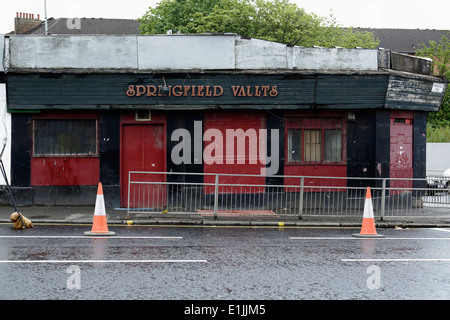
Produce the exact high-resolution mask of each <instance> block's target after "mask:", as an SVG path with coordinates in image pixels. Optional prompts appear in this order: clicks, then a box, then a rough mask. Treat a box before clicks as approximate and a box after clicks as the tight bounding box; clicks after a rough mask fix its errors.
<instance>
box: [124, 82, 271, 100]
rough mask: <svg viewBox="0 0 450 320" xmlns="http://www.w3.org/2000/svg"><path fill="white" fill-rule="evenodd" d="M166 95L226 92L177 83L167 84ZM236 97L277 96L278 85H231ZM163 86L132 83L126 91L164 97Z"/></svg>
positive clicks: (214, 94) (207, 95)
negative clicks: (174, 84) (173, 84)
mask: <svg viewBox="0 0 450 320" xmlns="http://www.w3.org/2000/svg"><path fill="white" fill-rule="evenodd" d="M167 88H168V89H169V90H168V92H166V94H165V95H166V96H169V97H171V96H173V97H220V96H222V95H223V93H224V88H223V87H222V86H208V85H191V86H190V85H176V86H167ZM230 88H231V93H232V94H233V96H234V97H248V98H251V97H257V98H259V97H276V96H278V87H277V86H267V85H265V86H261V85H258V86H230ZM161 89H162V86H160V85H158V86H155V85H141V84H139V85H130V86H128V89H127V91H126V95H127V96H128V97H140V96H147V97H162V96H163V94H162V93H161Z"/></svg>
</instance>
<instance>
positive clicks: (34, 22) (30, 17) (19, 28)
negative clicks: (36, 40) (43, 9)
mask: <svg viewBox="0 0 450 320" xmlns="http://www.w3.org/2000/svg"><path fill="white" fill-rule="evenodd" d="M41 22H42V21H41V20H40V16H39V15H36V17H35V15H34V14H32V13H22V12H16V18H15V19H14V34H21V33H25V32H27V31H29V30H31V29H33V28H34V27H36V26H38V25H39V24H41Z"/></svg>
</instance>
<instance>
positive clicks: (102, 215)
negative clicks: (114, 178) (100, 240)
mask: <svg viewBox="0 0 450 320" xmlns="http://www.w3.org/2000/svg"><path fill="white" fill-rule="evenodd" d="M115 234H116V233H115V232H112V231H109V230H108V225H107V223H106V210H105V200H104V198H103V187H102V183H101V182H99V183H98V189H97V200H96V201H95V211H94V222H93V224H92V229H91V231H85V232H84V235H85V236H114V235H115Z"/></svg>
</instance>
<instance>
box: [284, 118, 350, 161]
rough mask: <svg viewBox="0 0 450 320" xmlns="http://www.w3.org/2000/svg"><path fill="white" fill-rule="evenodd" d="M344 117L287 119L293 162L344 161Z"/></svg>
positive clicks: (289, 150)
mask: <svg viewBox="0 0 450 320" xmlns="http://www.w3.org/2000/svg"><path fill="white" fill-rule="evenodd" d="M343 127H344V126H343V119H342V118H297V119H289V120H288V121H287V153H288V162H291V163H342V162H343V158H344V157H343V152H344V148H343Z"/></svg>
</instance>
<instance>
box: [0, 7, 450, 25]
mask: <svg viewBox="0 0 450 320" xmlns="http://www.w3.org/2000/svg"><path fill="white" fill-rule="evenodd" d="M159 1H160V0H124V1H106V0H47V16H48V17H49V18H50V17H53V18H67V17H71V18H84V17H86V18H125V19H136V18H139V17H141V16H142V15H143V14H144V13H145V12H146V10H147V9H148V7H150V6H155V5H156V3H157V2H159ZM290 1H291V2H295V3H296V4H297V5H298V6H299V7H301V8H304V9H305V10H306V11H307V12H314V13H316V14H317V15H319V16H328V15H329V14H330V12H332V13H333V16H334V17H335V18H336V20H337V21H338V22H339V23H340V24H341V25H343V26H344V27H349V26H353V27H371V28H406V29H444V30H450V17H449V12H450V1H448V0H433V1H429V2H428V1H412V0H372V1H368V0H290ZM331 10H332V11H331ZM16 12H24V13H33V14H35V15H37V14H40V15H41V19H43V18H44V0H14V1H4V0H2V4H1V5H0V33H8V32H10V31H12V30H14V17H15V16H16Z"/></svg>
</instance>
